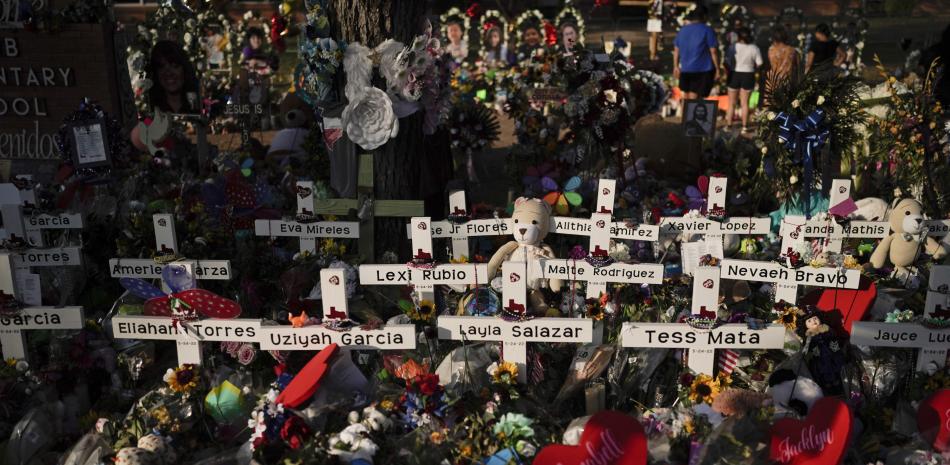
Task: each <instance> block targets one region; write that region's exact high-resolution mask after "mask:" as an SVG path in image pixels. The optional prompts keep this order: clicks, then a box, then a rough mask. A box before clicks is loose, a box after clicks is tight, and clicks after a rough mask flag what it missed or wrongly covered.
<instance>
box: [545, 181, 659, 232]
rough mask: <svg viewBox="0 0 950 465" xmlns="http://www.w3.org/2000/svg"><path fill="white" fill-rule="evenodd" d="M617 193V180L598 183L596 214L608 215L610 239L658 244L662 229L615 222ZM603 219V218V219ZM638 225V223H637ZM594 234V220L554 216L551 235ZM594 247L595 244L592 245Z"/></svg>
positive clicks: (549, 230)
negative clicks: (614, 211)
mask: <svg viewBox="0 0 950 465" xmlns="http://www.w3.org/2000/svg"><path fill="white" fill-rule="evenodd" d="M616 193H617V181H616V180H615V179H600V180H598V182H597V204H596V205H597V206H596V208H595V210H594V213H593V214H592V215H591V216H592V217H593V215H594V214H605V215H607V222H608V236H607V238H608V239H611V238H612V239H626V240H631V241H647V242H656V241H657V240H659V238H660V227H659V226H656V225H650V224H636V223H633V222H630V223H628V222H627V221H613V220H612V216H611V215H612V214H613V208H614V199H615V197H616ZM601 219H602V218H601ZM637 223H638V222H637ZM592 232H593V220H589V219H586V218H574V217H570V216H552V217H551V226H550V228H548V233H549V234H567V235H572V236H590V235H591V234H592ZM591 247H593V244H591Z"/></svg>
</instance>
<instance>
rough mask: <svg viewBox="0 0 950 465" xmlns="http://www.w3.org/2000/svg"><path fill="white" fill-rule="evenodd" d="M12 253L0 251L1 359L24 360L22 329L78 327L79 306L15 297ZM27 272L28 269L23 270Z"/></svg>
mask: <svg viewBox="0 0 950 465" xmlns="http://www.w3.org/2000/svg"><path fill="white" fill-rule="evenodd" d="M14 261H15V258H14V256H12V255H10V254H8V253H0V347H2V348H3V358H5V359H10V358H13V359H17V360H25V359H27V349H26V337H25V335H24V334H23V332H24V331H36V330H57V329H82V327H83V312H82V307H43V306H39V305H35V306H34V305H29V304H24V303H23V302H21V301H20V300H19V298H18V293H17V289H16V284H15V283H16V277H15V276H14V274H15V273H16V272H18V270H15V269H14ZM27 271H28V270H27Z"/></svg>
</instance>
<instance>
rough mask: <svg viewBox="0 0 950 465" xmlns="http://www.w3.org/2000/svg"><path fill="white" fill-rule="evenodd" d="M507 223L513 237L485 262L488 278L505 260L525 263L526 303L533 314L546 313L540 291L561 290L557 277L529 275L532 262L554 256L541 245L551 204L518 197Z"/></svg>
mask: <svg viewBox="0 0 950 465" xmlns="http://www.w3.org/2000/svg"><path fill="white" fill-rule="evenodd" d="M509 224H510V226H511V227H512V229H513V231H512V233H513V235H514V239H515V240H513V241H511V242H508V243H507V244H505V245H503V246H501V248H499V249H498V250H497V251H495V254H494V255H492V257H491V260H489V261H488V278H489V279H491V278H493V277H494V276H495V274H496V273H497V272H498V270H499V269H500V268H501V264H502V263H504V262H506V261H513V262H525V263H527V266H528V282H527V286H528V304H529V305H530V306H531V311H532V313H533V314H535V315H543V314H545V313H546V312H547V308H548V307H547V304H545V302H544V295H543V294H542V292H541V289H542V288H543V287H545V286H546V287H548V288H549V289H551V290H552V291H555V292H557V291H559V290H560V289H561V285H562V283H561V280H560V279H549V280H547V283H545V282H544V281H545V280H544V279H542V278H539V277H537V276H533V273H532V271H531V270H532V269H533V268H534V266H533V265H532V264H533V263H535V262H537V261H538V260H539V259H541V258H557V257H555V256H554V251H553V250H551V247H549V246H548V245H546V244H544V242H543V241H544V238H545V236H547V235H548V230H549V228H550V227H551V206H550V205H548V204H547V203H546V202H544V201H543V200H540V199H531V198H527V197H520V198H518V200H515V210H514V212H513V213H512V214H511V221H510V223H509Z"/></svg>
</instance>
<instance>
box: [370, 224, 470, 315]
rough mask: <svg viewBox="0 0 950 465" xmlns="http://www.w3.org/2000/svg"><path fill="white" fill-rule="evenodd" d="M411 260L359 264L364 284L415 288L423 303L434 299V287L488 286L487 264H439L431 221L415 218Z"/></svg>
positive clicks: (411, 226) (411, 225) (412, 228)
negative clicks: (391, 263)
mask: <svg viewBox="0 0 950 465" xmlns="http://www.w3.org/2000/svg"><path fill="white" fill-rule="evenodd" d="M410 228H411V230H412V261H411V262H409V263H408V264H405V265H398V264H397V265H360V267H359V272H360V284H362V285H364V286H365V285H402V286H405V285H412V286H413V288H414V291H415V292H416V293H417V297H418V298H419V299H420V300H432V299H433V296H434V294H435V292H434V286H435V285H437V284H439V285H442V284H445V285H480V284H488V265H487V264H485V263H478V264H476V263H460V264H438V263H435V262H434V258H433V251H432V234H431V231H432V222H431V221H430V219H429V218H428V217H413V218H412V220H411V221H410Z"/></svg>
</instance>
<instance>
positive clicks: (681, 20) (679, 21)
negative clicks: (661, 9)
mask: <svg viewBox="0 0 950 465" xmlns="http://www.w3.org/2000/svg"><path fill="white" fill-rule="evenodd" d="M695 9H696V4H695V3H693V4H691V5H689V6H688V7H686V8H683V10H682V11H680V12H679V14H678V15H676V30H677V31H679V30H680V28H682V27H683V25H684V24H686V17H687V16H689V14H690V13H692V12H693V10H695Z"/></svg>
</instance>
